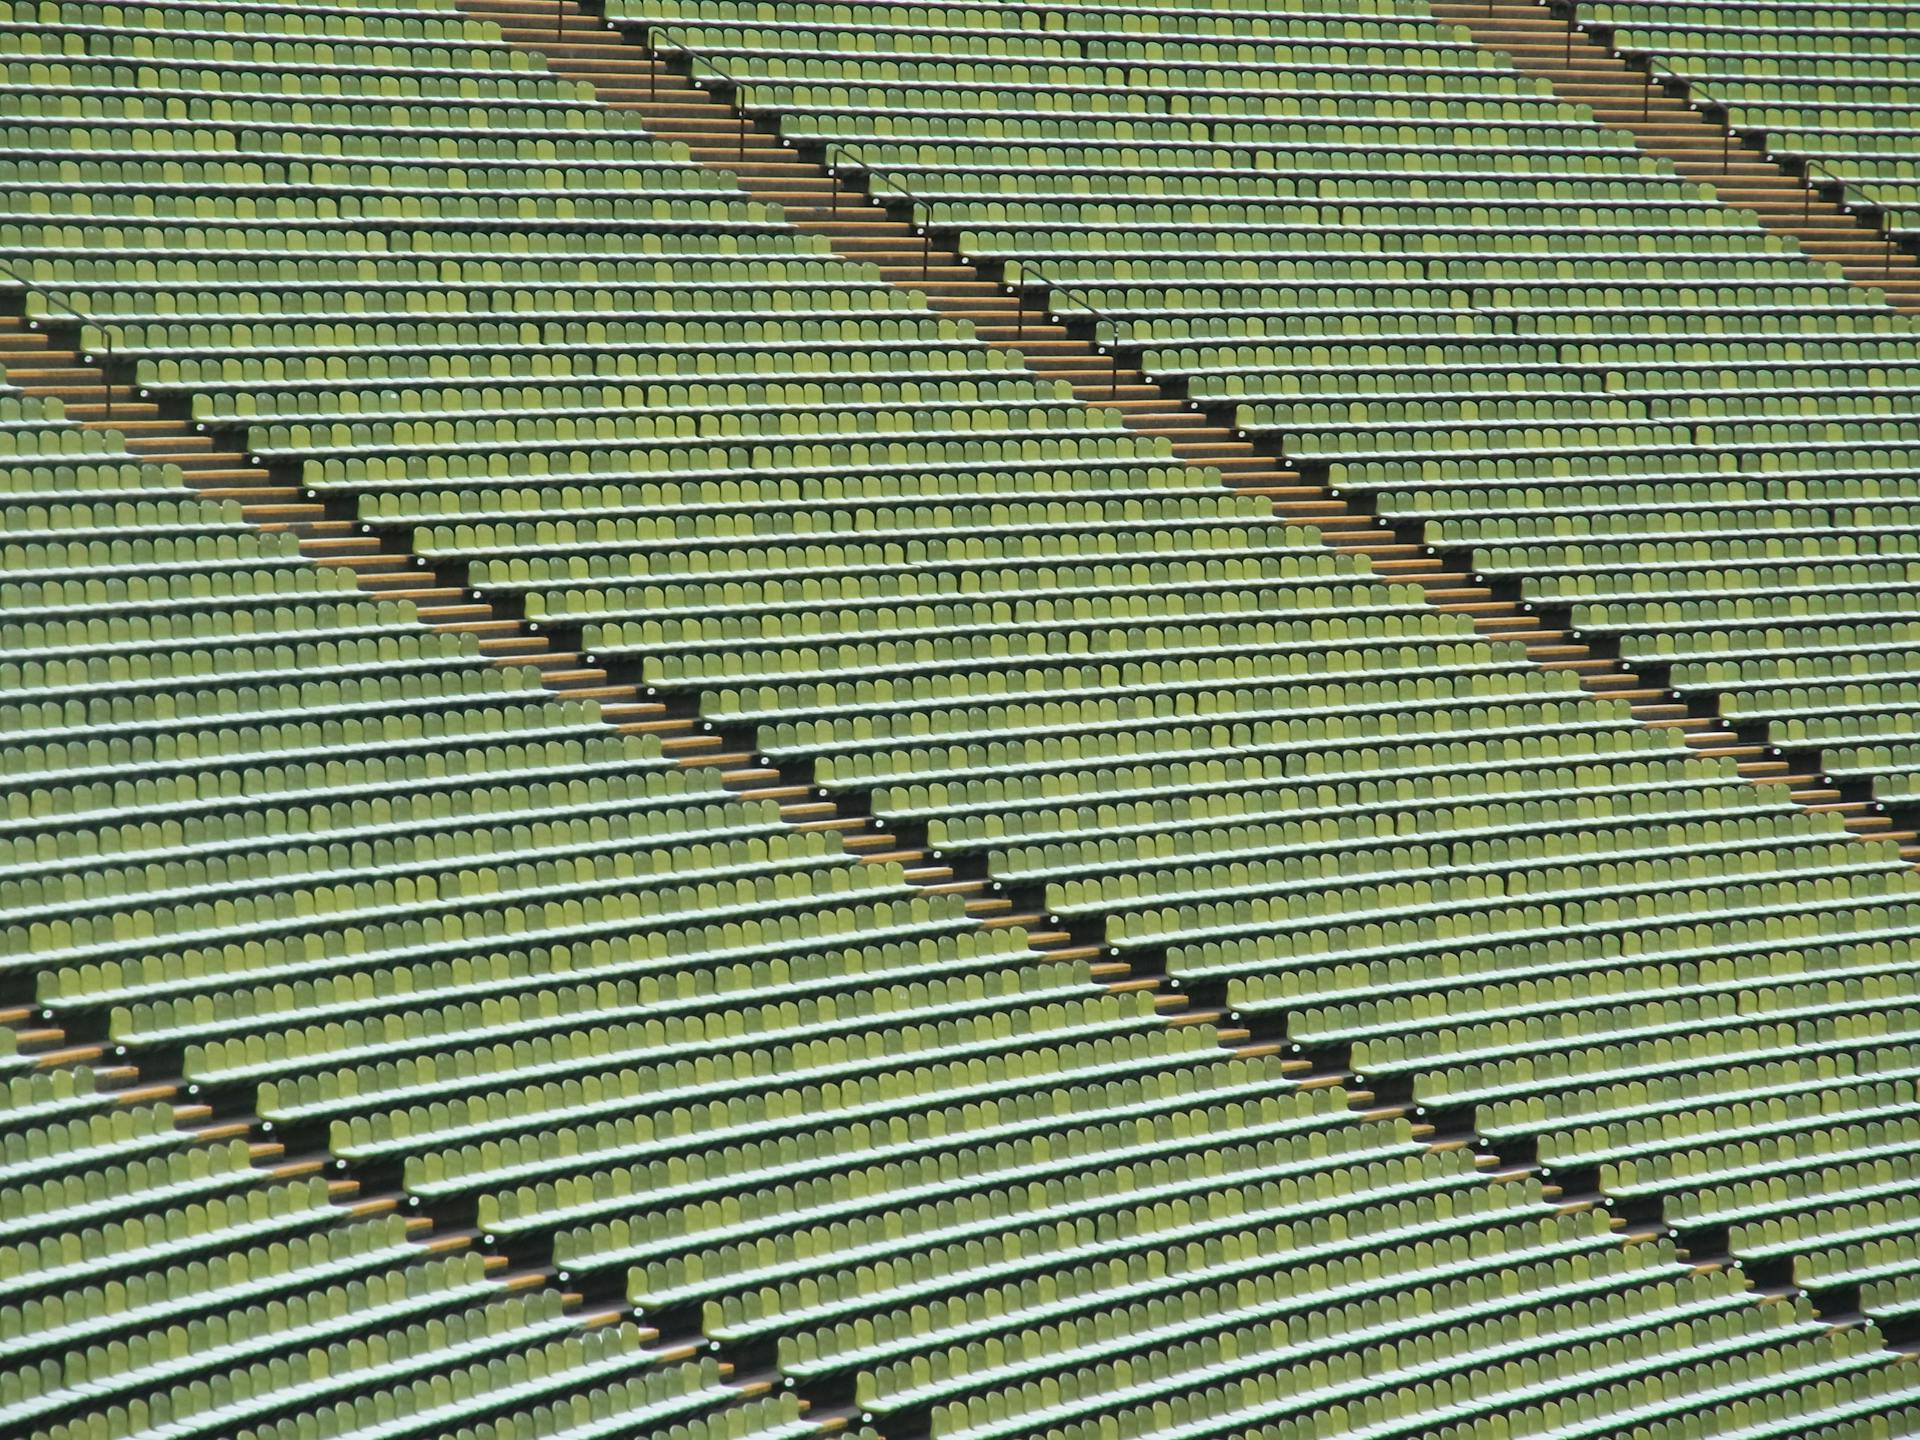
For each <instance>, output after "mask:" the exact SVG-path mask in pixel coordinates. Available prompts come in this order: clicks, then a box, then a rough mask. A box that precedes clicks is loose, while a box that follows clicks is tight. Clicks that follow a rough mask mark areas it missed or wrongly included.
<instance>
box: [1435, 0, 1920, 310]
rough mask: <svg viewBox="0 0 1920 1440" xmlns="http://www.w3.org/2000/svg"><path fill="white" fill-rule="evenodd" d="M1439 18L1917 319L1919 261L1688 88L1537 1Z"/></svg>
mask: <svg viewBox="0 0 1920 1440" xmlns="http://www.w3.org/2000/svg"><path fill="white" fill-rule="evenodd" d="M1433 13H1434V14H1435V15H1436V16H1438V17H1439V18H1441V19H1443V20H1448V21H1451V22H1452V23H1454V24H1455V25H1461V26H1464V27H1465V28H1466V29H1468V30H1469V31H1471V32H1472V33H1473V36H1474V38H1475V39H1476V40H1478V41H1479V42H1480V43H1481V44H1483V45H1487V46H1491V47H1493V48H1496V49H1500V50H1504V51H1506V52H1507V53H1508V54H1510V55H1512V56H1513V59H1514V62H1515V64H1517V65H1518V66H1519V67H1520V68H1521V69H1522V70H1524V71H1525V72H1526V73H1527V74H1529V75H1534V76H1538V77H1540V78H1541V79H1544V80H1546V81H1547V82H1549V83H1550V84H1551V85H1552V86H1553V88H1554V91H1555V93H1557V94H1558V95H1560V96H1561V97H1562V98H1563V99H1566V100H1570V101H1573V102H1575V103H1576V104H1581V105H1586V106H1588V107H1590V108H1591V109H1592V111H1593V113H1594V117H1595V118H1596V119H1597V120H1599V121H1600V123H1601V124H1603V125H1609V126H1612V127H1613V128H1614V129H1616V130H1625V131H1627V132H1629V133H1630V134H1632V135H1633V137H1634V139H1635V140H1636V141H1638V142H1639V145H1640V148H1641V149H1643V150H1645V151H1647V152H1648V153H1649V154H1652V155H1657V156H1659V157H1660V158H1661V159H1663V160H1667V161H1670V162H1671V163H1672V165H1673V168H1674V169H1675V170H1677V171H1678V172H1679V173H1680V174H1682V175H1684V176H1686V178H1687V179H1689V180H1697V181H1700V182H1701V183H1703V184H1708V185H1711V186H1713V188H1714V190H1715V192H1716V193H1717V194H1718V195H1719V197H1720V198H1721V199H1722V200H1724V201H1726V202H1727V203H1728V204H1730V205H1739V206H1742V207H1744V208H1745V209H1748V210H1751V211H1753V212H1754V213H1755V214H1756V215H1758V216H1759V217H1760V219H1761V222H1762V223H1763V224H1764V225H1766V227H1767V228H1768V229H1769V230H1771V231H1773V232H1774V233H1775V234H1776V235H1784V236H1788V237H1790V238H1792V239H1794V240H1796V241H1798V242H1799V244H1800V246H1801V248H1802V249H1804V250H1805V251H1806V252H1807V253H1808V254H1809V255H1812V256H1814V257H1815V258H1816V259H1820V260H1826V261H1829V262H1831V263H1832V264H1835V265H1838V266H1839V267H1840V268H1841V269H1842V270H1844V271H1845V272H1846V275H1847V278H1848V279H1850V280H1852V281H1854V282H1855V283H1856V284H1860V285H1869V286H1876V287H1878V288H1879V289H1881V290H1883V291H1885V292H1886V296H1887V299H1888V302H1889V303H1890V304H1892V305H1893V306H1894V307H1895V308H1896V309H1899V310H1904V311H1906V312H1907V313H1909V314H1920V260H1916V259H1915V257H1913V256H1912V255H1909V254H1908V253H1907V252H1906V251H1905V250H1904V249H1902V248H1901V247H1899V246H1898V245H1896V244H1895V243H1894V240H1893V237H1892V236H1891V235H1889V234H1887V233H1886V232H1885V231H1884V230H1882V229H1881V228H1880V227H1879V226H1878V225H1876V224H1875V223H1874V222H1873V221H1872V220H1871V219H1870V218H1869V217H1868V216H1867V215H1865V214H1863V213H1861V212H1859V211H1857V210H1855V209H1852V208H1850V207H1847V206H1844V205H1843V204H1842V203H1841V202H1840V198H1839V190H1838V187H1836V186H1832V185H1828V184H1824V183H1819V182H1817V181H1815V180H1813V179H1810V178H1809V177H1808V176H1806V175H1796V174H1794V173H1793V172H1792V171H1791V170H1789V169H1787V168H1786V167H1785V166H1784V165H1781V164H1778V163H1776V162H1775V161H1774V160H1773V158H1772V157H1771V156H1769V155H1768V154H1767V151H1766V149H1765V148H1764V146H1763V145H1761V144H1760V143H1759V142H1758V141H1757V140H1756V139H1754V138H1753V137H1752V136H1750V135H1746V134H1741V133H1737V132H1735V131H1733V130H1732V129H1730V128H1729V127H1728V125H1727V124H1726V119H1725V116H1724V114H1723V113H1721V112H1720V111H1718V110H1717V109H1715V108H1713V107H1709V106H1705V105H1703V104H1701V103H1699V102H1696V101H1695V100H1694V99H1693V98H1692V97H1691V96H1690V95H1689V93H1688V90H1687V86H1686V83H1685V82H1684V81H1683V80H1681V79H1679V78H1678V77H1676V76H1674V75H1672V74H1671V73H1663V72H1661V71H1660V70H1659V67H1658V66H1657V65H1655V66H1651V67H1649V68H1647V69H1644V70H1643V69H1640V68H1637V67H1636V66H1634V65H1632V64H1630V63H1629V62H1628V61H1627V60H1626V59H1625V58H1624V57H1622V56H1620V55H1618V54H1616V53H1615V52H1614V51H1613V49H1612V48H1611V47H1610V46H1609V45H1608V44H1607V43H1606V41H1605V40H1604V39H1602V38H1601V37H1600V36H1599V35H1596V34H1595V33H1594V32H1593V31H1590V30H1588V29H1586V28H1585V27H1583V26H1581V25H1580V24H1578V23H1577V22H1576V20H1575V19H1574V18H1573V17H1572V16H1570V15H1565V14H1562V13H1561V12H1560V11H1559V10H1558V9H1556V8H1554V7H1551V6H1549V5H1546V4H1543V3H1539V0H1488V3H1484V4H1483V3H1480V0H1438V3H1436V4H1435V5H1434V6H1433Z"/></svg>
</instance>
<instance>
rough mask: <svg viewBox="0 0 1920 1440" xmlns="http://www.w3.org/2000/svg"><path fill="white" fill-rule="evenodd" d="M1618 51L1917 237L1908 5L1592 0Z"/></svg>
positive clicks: (1918, 169)
mask: <svg viewBox="0 0 1920 1440" xmlns="http://www.w3.org/2000/svg"><path fill="white" fill-rule="evenodd" d="M1574 13H1575V14H1576V15H1577V17H1578V19H1579V21H1580V23H1582V24H1583V25H1590V26H1593V27H1596V28H1598V29H1599V30H1600V31H1602V33H1604V34H1606V35H1607V36H1608V38H1609V41H1610V42H1611V43H1612V44H1613V46H1614V47H1615V48H1616V49H1617V50H1619V51H1620V52H1621V53H1623V54H1626V55H1631V56H1634V57H1636V58H1637V59H1638V60H1639V61H1640V62H1641V63H1643V64H1648V63H1650V64H1652V65H1654V66H1655V67H1657V69H1658V71H1659V73H1661V74H1663V75H1674V76H1678V77H1680V78H1681V79H1683V80H1684V81H1685V82H1686V83H1687V85H1688V88H1689V90H1690V91H1691V92H1692V93H1693V95H1694V96H1695V97H1696V99H1699V100H1703V101H1707V102H1711V103H1712V104H1714V105H1716V106H1718V107H1720V108H1721V109H1722V110H1723V111H1724V113H1725V114H1726V116H1727V118H1728V121H1729V123H1730V124H1732V125H1733V126H1734V127H1736V128H1737V129H1739V130H1740V131H1742V132H1743V133H1749V134H1758V135H1759V136H1760V137H1761V138H1762V140H1763V143H1764V144H1765V147H1766V149H1767V152H1768V153H1769V154H1770V155H1773V156H1775V157H1777V158H1779V159H1781V160H1784V161H1786V162H1787V163H1788V164H1790V165H1793V166H1795V167H1797V168H1798V169H1800V170H1801V171H1802V172H1803V173H1809V174H1811V175H1813V176H1814V177H1815V178H1817V179H1818V180H1820V181H1822V182H1823V183H1834V182H1838V184H1839V185H1840V186H1841V187H1843V191H1844V194H1845V197H1846V200H1847V201H1848V203H1850V204H1855V205H1862V206H1865V207H1868V208H1869V209H1870V210H1871V211H1872V212H1873V213H1874V214H1875V215H1876V217H1877V218H1878V219H1879V220H1880V221H1881V223H1883V224H1884V225H1885V227H1886V228H1887V229H1888V230H1890V231H1891V232H1892V233H1893V234H1895V235H1898V236H1902V237H1904V238H1905V239H1906V240H1907V241H1908V243H1911V240H1912V238H1913V237H1914V236H1915V235H1916V234H1920V159H1917V158H1916V154H1917V153H1920V118H1916V113H1915V110H1914V104H1913V96H1914V90H1913V81H1912V78H1911V74H1910V70H1909V65H1910V60H1909V56H1908V53H1907V52H1908V51H1909V50H1910V49H1911V47H1912V44H1913V36H1914V33H1915V30H1916V28H1920V19H1917V18H1916V16H1915V15H1914V12H1913V10H1912V8H1911V7H1909V6H1906V5H1899V4H1881V3H1858V0H1843V3H1838V4H1820V5H1802V4H1795V3H1791V0H1712V3H1699V0H1597V3H1595V0H1589V3H1583V4H1579V5H1577V6H1575V7H1574Z"/></svg>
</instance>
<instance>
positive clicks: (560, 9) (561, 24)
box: [553, 0, 567, 40]
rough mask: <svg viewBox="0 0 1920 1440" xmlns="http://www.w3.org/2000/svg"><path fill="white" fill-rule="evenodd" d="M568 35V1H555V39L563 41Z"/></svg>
mask: <svg viewBox="0 0 1920 1440" xmlns="http://www.w3.org/2000/svg"><path fill="white" fill-rule="evenodd" d="M566 33H567V0H553V38H554V39H556V40H559V39H563V38H564V37H565V36H566Z"/></svg>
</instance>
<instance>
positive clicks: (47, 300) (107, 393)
mask: <svg viewBox="0 0 1920 1440" xmlns="http://www.w3.org/2000/svg"><path fill="white" fill-rule="evenodd" d="M0 275H4V276H5V277H6V278H7V279H9V280H12V281H13V282H15V283H16V284H17V285H19V286H20V288H21V290H22V292H24V293H26V294H31V293H33V292H34V282H33V281H31V280H29V279H27V277H26V276H24V275H22V274H20V273H19V272H18V271H17V270H15V269H13V268H12V267H11V266H9V265H0ZM39 295H40V301H41V303H42V304H44V305H51V306H53V307H54V308H55V309H56V310H61V311H64V312H65V313H66V314H67V315H69V316H71V317H72V318H73V319H75V320H78V321H79V322H80V323H81V324H82V325H91V326H93V327H94V329H96V330H98V331H99V332H100V338H101V339H103V340H104V341H106V345H107V363H106V366H105V368H104V369H103V370H102V371H101V374H100V398H101V399H102V400H103V401H104V402H105V404H106V411H107V415H106V418H107V422H108V423H109V424H111V423H112V422H113V373H112V372H113V368H114V364H115V362H114V355H113V332H112V331H111V330H109V329H107V327H106V326H104V325H102V324H101V323H100V322H99V321H98V320H96V319H94V318H93V316H91V315H88V314H86V313H84V312H83V311H80V310H76V309H74V308H73V306H71V305H69V304H67V302H66V301H64V300H62V299H60V298H59V297H58V296H55V295H49V294H47V293H46V292H45V291H41V292H39ZM25 312H26V306H25V304H24V302H23V303H22V305H21V313H22V316H23V317H24V315H25ZM27 328H28V329H30V330H37V329H39V328H40V325H39V322H38V321H37V320H31V319H29V320H28V321H27ZM80 358H81V359H82V360H91V359H93V357H92V356H91V355H88V354H87V353H86V352H85V351H84V350H83V351H82V352H81V355H80Z"/></svg>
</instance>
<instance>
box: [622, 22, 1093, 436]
mask: <svg viewBox="0 0 1920 1440" xmlns="http://www.w3.org/2000/svg"><path fill="white" fill-rule="evenodd" d="M676 33H683V32H680V31H679V30H678V27H675V26H671V25H650V26H648V27H647V29H646V31H645V32H644V38H645V41H646V46H647V49H648V50H649V51H652V52H653V53H654V55H655V57H656V60H657V58H658V55H659V52H660V46H659V44H658V42H657V41H656V39H655V37H656V36H672V35H675V34H676ZM667 45H668V47H669V48H671V49H674V50H677V51H679V52H680V53H681V54H682V55H685V56H686V57H687V73H688V75H689V77H690V78H692V79H693V81H694V83H695V84H698V83H699V75H698V73H697V72H696V71H695V69H694V67H695V66H697V65H701V64H704V65H705V66H706V67H707V68H708V69H709V70H711V71H712V72H713V73H714V74H715V75H717V76H718V77H719V78H720V79H721V80H722V81H724V82H725V83H726V84H728V85H731V86H732V87H733V88H734V90H735V92H736V93H737V92H738V91H739V90H740V89H741V87H742V83H743V82H742V81H741V80H739V79H738V78H737V77H736V76H734V75H732V74H731V73H729V72H728V70H727V69H726V67H725V66H723V65H721V64H720V63H719V62H718V61H716V60H713V59H710V58H709V57H708V56H707V55H705V54H704V53H703V52H702V51H701V50H700V49H699V48H698V47H696V46H693V45H690V44H688V43H687V42H686V41H685V40H678V41H675V40H672V39H669V40H668V41H667ZM658 77H659V71H658V70H657V69H656V70H654V71H652V72H651V73H649V75H648V77H647V82H648V83H647V98H648V99H649V100H651V99H653V98H655V96H656V95H657V93H658V90H657V81H658ZM745 121H746V117H745V115H744V113H743V114H742V116H741V122H742V123H741V127H740V157H741V158H742V159H743V160H744V159H745V158H746V153H747V125H746V123H745ZM836 157H839V158H841V159H845V160H848V161H851V162H852V163H853V165H854V166H856V167H857V168H858V169H859V171H860V173H861V174H863V175H864V176H866V184H867V189H868V191H869V192H871V191H872V189H873V187H874V186H875V185H876V184H879V185H884V186H886V187H887V188H888V189H890V190H891V191H893V192H894V193H895V194H896V195H898V196H899V197H900V198H901V199H903V200H905V201H906V202H907V203H908V205H910V206H924V207H926V211H925V216H924V218H923V217H921V216H912V217H910V220H911V223H912V225H913V228H914V229H915V230H916V231H917V232H918V233H919V235H920V240H921V250H920V278H921V280H923V281H924V280H927V279H928V278H930V277H931V275H932V273H933V225H932V218H933V199H932V197H930V196H927V195H921V194H919V193H918V192H916V191H914V190H913V189H911V188H910V187H908V186H907V185H905V184H902V183H901V182H900V181H899V180H896V179H894V178H893V176H891V175H885V174H881V173H880V172H878V171H876V170H874V169H873V168H872V167H871V166H869V165H868V164H867V163H866V161H865V160H864V159H863V158H862V157H861V155H860V151H859V148H858V147H857V146H853V145H842V146H840V147H838V148H837V149H835V148H832V147H829V148H828V151H827V155H826V170H827V174H828V175H829V176H831V177H833V178H835V179H838V177H839V174H840V169H839V164H838V163H837V159H836ZM827 195H828V200H827V206H828V213H829V214H834V213H837V212H838V210H839V208H840V187H839V186H838V185H833V186H830V187H829V188H828V192H827ZM1033 278H1034V279H1035V280H1036V281H1038V282H1039V284H1040V285H1042V286H1044V287H1045V288H1047V289H1048V290H1052V291H1054V292H1056V293H1058V294H1061V295H1076V296H1078V297H1080V299H1081V300H1082V301H1083V302H1086V308H1087V310H1088V311H1089V312H1090V313H1091V314H1092V315H1093V316H1094V318H1095V319H1096V320H1105V321H1106V322H1107V323H1108V324H1110V325H1114V326H1116V327H1117V326H1118V325H1119V317H1117V316H1115V315H1112V314H1109V313H1108V312H1107V311H1105V310H1102V309H1101V308H1100V307H1099V306H1097V305H1095V304H1093V303H1091V299H1090V295H1089V292H1088V291H1086V290H1084V289H1081V288H1080V287H1078V286H1072V285H1061V284H1059V283H1057V282H1056V281H1053V280H1050V279H1048V278H1047V277H1046V276H1044V275H1037V274H1036V275H1035V276H1034V277H1033ZM1008 288H1009V290H1012V289H1013V287H1008ZM1016 298H1017V295H1016ZM1026 333H1027V312H1026V307H1025V306H1023V305H1018V304H1016V305H1015V306H1014V335H1015V338H1016V339H1024V338H1025V337H1026ZM1102 353H1104V352H1102ZM1111 358H1112V357H1109V359H1111ZM1119 394H1120V367H1119V366H1118V365H1117V364H1116V365H1114V366H1113V376H1112V382H1111V387H1110V388H1109V390H1108V392H1107V398H1108V399H1109V400H1112V399H1116V398H1117V397H1118V396H1119Z"/></svg>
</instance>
